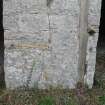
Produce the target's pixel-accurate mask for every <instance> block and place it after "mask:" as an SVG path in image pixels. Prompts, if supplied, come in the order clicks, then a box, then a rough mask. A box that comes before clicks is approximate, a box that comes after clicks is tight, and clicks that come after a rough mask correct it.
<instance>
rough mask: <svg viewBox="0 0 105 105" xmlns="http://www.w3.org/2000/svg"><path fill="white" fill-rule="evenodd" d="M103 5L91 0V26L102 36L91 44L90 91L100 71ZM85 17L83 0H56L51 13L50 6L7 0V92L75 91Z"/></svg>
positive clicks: (37, 0)
mask: <svg viewBox="0 0 105 105" xmlns="http://www.w3.org/2000/svg"><path fill="white" fill-rule="evenodd" d="M98 4H101V0H94V2H93V1H91V0H90V6H89V16H88V20H89V21H88V22H89V23H88V24H89V27H90V26H92V27H93V28H95V31H97V32H96V34H95V35H94V36H90V37H89V40H88V48H87V72H86V75H85V83H86V84H88V85H89V87H92V83H93V77H94V71H95V58H96V57H95V55H96V43H97V39H98V27H99V17H100V6H98V7H97V5H98ZM80 12H81V11H80V0H53V2H52V3H51V5H50V7H47V0H30V1H29V0H21V1H19V0H4V28H5V35H4V37H5V48H6V49H5V80H6V86H7V88H10V89H13V88H17V87H21V86H28V87H37V88H41V89H45V88H49V87H60V88H61V87H62V88H75V85H76V83H77V82H78V77H79V75H78V72H79V71H78V57H79V25H80V23H79V22H80ZM93 18H94V19H93ZM96 27H97V28H96ZM91 49H92V50H91Z"/></svg>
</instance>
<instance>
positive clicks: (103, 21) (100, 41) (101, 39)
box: [97, 0, 105, 53]
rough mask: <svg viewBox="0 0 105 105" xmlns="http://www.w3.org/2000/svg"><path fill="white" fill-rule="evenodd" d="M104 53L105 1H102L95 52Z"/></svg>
mask: <svg viewBox="0 0 105 105" xmlns="http://www.w3.org/2000/svg"><path fill="white" fill-rule="evenodd" d="M100 51H101V52H105V0H102V8H101V19H100V29H99V39H98V46H97V52H98V53H100Z"/></svg>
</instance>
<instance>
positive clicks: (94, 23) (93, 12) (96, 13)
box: [85, 0, 101, 88]
mask: <svg viewBox="0 0 105 105" xmlns="http://www.w3.org/2000/svg"><path fill="white" fill-rule="evenodd" d="M100 11H101V0H92V1H91V0H89V15H88V27H89V28H90V29H92V30H94V31H95V33H94V34H93V35H90V36H89V39H88V46H87V73H86V75H85V83H86V84H88V86H89V87H90V88H91V87H92V86H93V81H94V73H95V65H96V47H97V41H98V36H99V23H100Z"/></svg>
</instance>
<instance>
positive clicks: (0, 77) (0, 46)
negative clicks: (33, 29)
mask: <svg viewBox="0 0 105 105" xmlns="http://www.w3.org/2000/svg"><path fill="white" fill-rule="evenodd" d="M2 87H5V79H4V30H3V0H0V88H2Z"/></svg>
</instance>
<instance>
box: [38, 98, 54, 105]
mask: <svg viewBox="0 0 105 105" xmlns="http://www.w3.org/2000/svg"><path fill="white" fill-rule="evenodd" d="M54 104H55V102H54V99H53V97H51V96H50V97H49V96H45V97H43V98H42V99H41V100H39V103H38V105H54Z"/></svg>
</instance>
